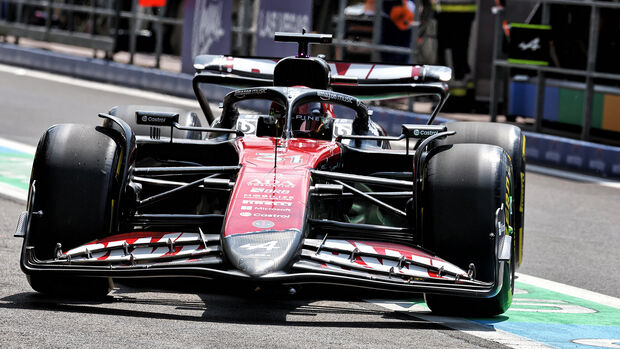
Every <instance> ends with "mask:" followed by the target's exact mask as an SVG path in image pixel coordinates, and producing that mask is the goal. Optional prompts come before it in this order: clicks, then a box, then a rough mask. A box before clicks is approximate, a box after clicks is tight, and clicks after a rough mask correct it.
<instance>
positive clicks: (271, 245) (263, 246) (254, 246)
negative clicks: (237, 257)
mask: <svg viewBox="0 0 620 349" xmlns="http://www.w3.org/2000/svg"><path fill="white" fill-rule="evenodd" d="M239 248H242V249H244V250H248V251H254V250H267V251H271V250H273V249H276V248H280V247H278V241H276V240H272V241H268V242H262V243H258V242H257V243H248V244H245V245H241V246H239Z"/></svg>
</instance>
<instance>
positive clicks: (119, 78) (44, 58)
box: [0, 43, 620, 179]
mask: <svg viewBox="0 0 620 349" xmlns="http://www.w3.org/2000/svg"><path fill="white" fill-rule="evenodd" d="M0 63H3V64H10V65H14V66H21V67H24V68H30V69H37V70H44V71H48V72H51V73H56V74H63V75H67V76H71V77H75V78H80V79H86V80H94V81H99V82H104V83H109V84H113V85H120V86H126V87H133V88H138V89H143V90H149V91H154V92H160V93H165V94H169V95H174V96H179V97H186V98H194V92H193V90H192V84H191V80H192V75H189V74H178V73H171V72H165V71H161V70H158V69H152V68H143V67H137V66H133V65H126V64H120V63H115V62H110V61H105V60H100V59H93V58H84V57H76V56H72V55H67V54H61V53H55V52H49V51H45V50H40V49H32V48H25V47H20V46H16V45H12V44H4V43H0ZM228 91H229V89H227V88H224V87H220V86H209V87H208V88H207V90H206V91H205V95H207V96H210V98H212V99H213V100H221V99H222V98H223V97H224V95H225V94H226V93H227V92H228ZM373 110H374V115H373V119H375V120H377V121H379V122H380V123H381V124H382V125H384V127H386V130H387V131H388V133H389V134H400V132H401V128H400V126H401V125H402V124H404V123H424V122H426V120H427V118H426V117H425V116H424V115H420V114H415V113H411V112H406V111H399V110H392V109H387V108H381V107H373ZM450 121H452V120H450V119H446V118H439V117H438V118H437V119H436V122H437V123H442V122H450ZM525 135H526V139H527V140H526V144H527V147H526V158H527V161H528V163H535V164H539V165H545V166H552V167H558V168H564V169H569V170H575V171H579V172H584V173H589V174H593V175H597V176H602V177H609V178H614V179H620V147H613V146H607V145H602V144H596V143H590V142H584V141H579V140H573V139H568V138H563V137H557V136H552V135H545V134H539V133H533V132H525Z"/></svg>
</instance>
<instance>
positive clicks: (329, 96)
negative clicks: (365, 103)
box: [316, 91, 353, 103]
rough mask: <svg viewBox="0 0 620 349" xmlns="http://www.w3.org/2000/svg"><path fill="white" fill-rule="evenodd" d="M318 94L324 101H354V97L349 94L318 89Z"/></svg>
mask: <svg viewBox="0 0 620 349" xmlns="http://www.w3.org/2000/svg"><path fill="white" fill-rule="evenodd" d="M316 94H317V96H319V97H320V98H321V99H322V100H324V101H329V100H332V101H340V102H344V103H352V102H353V97H351V96H347V95H341V94H338V93H334V92H329V91H318V92H317V93H316Z"/></svg>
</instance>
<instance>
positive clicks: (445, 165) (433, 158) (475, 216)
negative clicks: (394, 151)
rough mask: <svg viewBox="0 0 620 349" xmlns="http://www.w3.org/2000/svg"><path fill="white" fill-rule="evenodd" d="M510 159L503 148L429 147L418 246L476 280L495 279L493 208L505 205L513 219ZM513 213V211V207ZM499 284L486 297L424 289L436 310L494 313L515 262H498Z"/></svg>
mask: <svg viewBox="0 0 620 349" xmlns="http://www.w3.org/2000/svg"><path fill="white" fill-rule="evenodd" d="M511 172H512V171H511V164H510V160H509V159H508V156H507V154H506V153H505V152H504V151H503V150H502V148H500V147H498V146H494V145H487V144H454V145H444V146H439V147H437V148H434V149H433V150H432V151H431V152H430V154H429V155H428V157H427V165H426V167H425V173H424V179H423V184H422V193H421V195H422V202H421V204H422V209H423V211H422V212H423V214H422V225H421V226H422V232H421V233H422V246H423V247H425V248H427V249H429V250H431V251H433V252H435V253H436V254H437V255H438V256H439V257H441V258H443V259H445V260H446V261H448V262H450V263H453V264H455V265H457V266H458V267H460V268H461V269H463V270H468V268H469V265H470V264H471V263H473V264H474V266H475V279H477V280H480V281H485V282H493V281H495V271H496V268H497V263H498V261H497V259H496V244H497V241H496V240H497V236H495V232H496V227H495V220H496V217H495V215H496V211H497V209H498V208H500V207H502V205H504V207H505V208H506V209H505V212H506V221H507V222H505V223H506V226H508V225H510V224H512V220H513V215H512V214H510V209H509V205H510V199H509V197H510V194H511V189H512V181H511V180H512V178H511V176H512V174H511ZM513 212H514V211H513ZM500 267H503V269H502V276H501V277H502V280H503V283H502V287H501V289H500V290H499V292H498V293H497V295H495V296H493V297H490V298H473V297H471V298H470V297H460V296H449V295H438V294H425V299H426V302H427V305H428V306H429V308H430V309H431V310H432V311H433V312H434V313H437V314H446V315H465V316H494V315H499V314H502V313H504V312H505V311H506V310H507V309H508V308H509V307H510V304H511V302H512V294H513V292H514V283H513V280H514V263H511V262H500Z"/></svg>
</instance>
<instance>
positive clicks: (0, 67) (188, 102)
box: [0, 64, 200, 109]
mask: <svg viewBox="0 0 620 349" xmlns="http://www.w3.org/2000/svg"><path fill="white" fill-rule="evenodd" d="M0 72H4V73H9V74H15V75H20V76H27V77H32V78H36V79H42V80H48V81H53V82H58V83H62V84H69V85H74V86H78V87H84V88H89V89H93V90H98V91H104V92H109V93H117V94H121V95H125V96H133V97H137V98H146V99H154V100H158V101H166V102H169V103H170V104H175V105H181V106H185V107H189V108H197V109H198V108H200V105H199V104H198V102H197V101H196V100H194V99H189V98H180V97H173V96H170V95H165V94H163V93H156V92H149V91H143V90H139V89H136V88H129V87H122V86H116V85H109V84H104V83H100V82H93V81H87V80H82V79H76V78H71V77H67V76H62V75H57V74H52V73H46V72H41V71H37V70H30V69H24V68H19V67H13V66H9V65H4V64H0Z"/></svg>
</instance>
